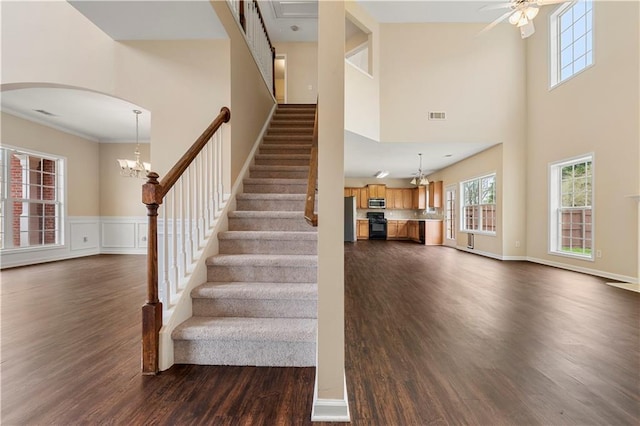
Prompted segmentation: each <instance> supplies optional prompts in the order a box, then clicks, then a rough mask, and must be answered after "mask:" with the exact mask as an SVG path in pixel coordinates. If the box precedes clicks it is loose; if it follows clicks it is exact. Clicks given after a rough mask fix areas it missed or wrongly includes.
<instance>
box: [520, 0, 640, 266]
mask: <svg viewBox="0 0 640 426" xmlns="http://www.w3.org/2000/svg"><path fill="white" fill-rule="evenodd" d="M638 9H639V4H638V3H637V2H624V1H622V2H595V3H594V19H595V22H594V35H595V40H594V43H593V44H594V58H595V63H594V66H593V67H591V68H589V69H587V70H585V71H584V72H582V73H581V74H580V75H578V76H576V77H574V78H573V79H571V80H568V81H566V82H564V83H563V84H561V85H559V86H557V87H556V88H554V89H553V90H549V81H548V74H549V73H548V60H547V49H548V41H547V31H548V17H547V15H548V13H549V12H550V11H552V10H553V8H544V9H543V10H542V12H541V13H540V15H541V16H540V17H538V18H536V28H537V31H536V34H535V35H534V36H532V37H531V38H530V39H529V42H528V50H527V63H528V67H527V75H528V84H527V101H528V102H527V107H528V118H529V122H528V139H529V140H528V146H527V188H526V189H527V192H526V193H527V234H528V236H529V238H528V244H527V254H528V256H530V257H533V258H537V259H542V260H544V261H549V262H557V263H561V264H566V265H571V266H573V267H581V268H588V269H595V270H599V271H605V272H607V273H611V274H619V275H623V276H627V277H635V276H637V273H638V203H637V201H634V200H632V199H630V198H627V196H629V195H638V194H640V175H639V169H640V164H639V163H638V158H639V157H640V153H639V151H640V147H639V144H640V142H639V141H640V134H639V126H640V123H639V117H640V110H639V108H640V107H639V104H640V101H639V93H640V87H639V83H638V80H639V78H638V76H639V75H640V70H639V66H638V63H639V52H640V45H639V41H638V40H639V37H638V35H639V27H638V25H639V24H638V22H639V19H638V15H639V10H638ZM590 152H592V153H594V156H595V158H594V169H595V170H594V208H595V225H594V231H595V239H594V242H595V248H596V250H601V251H602V258H596V259H595V262H590V261H581V260H574V259H569V258H566V257H560V256H552V255H549V254H548V253H547V250H548V242H547V241H548V237H547V236H548V226H549V225H548V223H549V222H548V208H549V201H548V185H549V182H548V165H549V163H550V162H555V161H559V160H563V159H567V158H571V157H573V156H577V155H581V154H587V153H590Z"/></svg>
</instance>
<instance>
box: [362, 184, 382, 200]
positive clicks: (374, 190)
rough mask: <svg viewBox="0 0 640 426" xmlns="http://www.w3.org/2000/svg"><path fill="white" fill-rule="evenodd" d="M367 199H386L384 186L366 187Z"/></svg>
mask: <svg viewBox="0 0 640 426" xmlns="http://www.w3.org/2000/svg"><path fill="white" fill-rule="evenodd" d="M367 188H368V189H369V198H387V186H386V185H368V186H367Z"/></svg>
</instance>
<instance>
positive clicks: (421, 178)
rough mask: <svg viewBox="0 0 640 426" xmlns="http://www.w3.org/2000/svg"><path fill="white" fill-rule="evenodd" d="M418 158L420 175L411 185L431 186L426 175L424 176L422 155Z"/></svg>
mask: <svg viewBox="0 0 640 426" xmlns="http://www.w3.org/2000/svg"><path fill="white" fill-rule="evenodd" d="M418 156H419V157H420V167H419V168H418V173H417V174H416V176H415V177H414V178H413V179H411V182H410V183H411V185H420V186H425V185H429V180H428V179H427V177H426V176H425V175H423V174H422V153H420V154H418Z"/></svg>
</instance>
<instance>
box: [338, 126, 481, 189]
mask: <svg viewBox="0 0 640 426" xmlns="http://www.w3.org/2000/svg"><path fill="white" fill-rule="evenodd" d="M344 139H345V143H344V170H345V177H347V178H372V177H374V175H375V174H376V172H378V171H382V170H386V171H388V172H389V176H387V178H390V179H391V178H407V177H411V176H414V175H415V174H416V173H417V172H418V168H419V166H420V157H419V156H418V154H422V172H423V173H424V174H425V175H427V174H429V173H433V172H435V171H437V170H440V169H442V168H444V167H447V166H449V165H451V164H453V163H457V162H458V161H460V160H463V159H465V158H467V157H469V156H471V155H474V154H477V153H478V152H480V151H484V150H485V149H487V148H489V147H490V146H492V144H488V143H480V142H447V143H403V142H388V143H381V142H377V141H374V140H371V139H368V138H366V137H364V136H361V135H358V134H355V133H351V132H349V131H345V138H344Z"/></svg>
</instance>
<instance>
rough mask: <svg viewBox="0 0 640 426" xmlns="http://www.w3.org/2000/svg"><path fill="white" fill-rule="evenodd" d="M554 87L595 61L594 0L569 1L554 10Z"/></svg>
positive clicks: (552, 16)
mask: <svg viewBox="0 0 640 426" xmlns="http://www.w3.org/2000/svg"><path fill="white" fill-rule="evenodd" d="M549 28H550V31H551V34H550V40H551V44H550V48H551V49H550V55H551V58H550V59H551V60H550V61H549V63H550V65H551V70H550V76H551V87H554V86H556V85H557V84H560V83H562V82H563V81H565V80H567V79H569V78H571V77H573V76H574V75H576V74H577V73H579V72H581V71H583V70H584V69H586V68H587V67H589V66H591V65H593V1H592V0H578V1H574V2H571V3H566V4H564V5H562V6H560V7H559V8H558V10H556V11H555V12H554V13H553V14H551V17H550V22H549Z"/></svg>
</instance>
